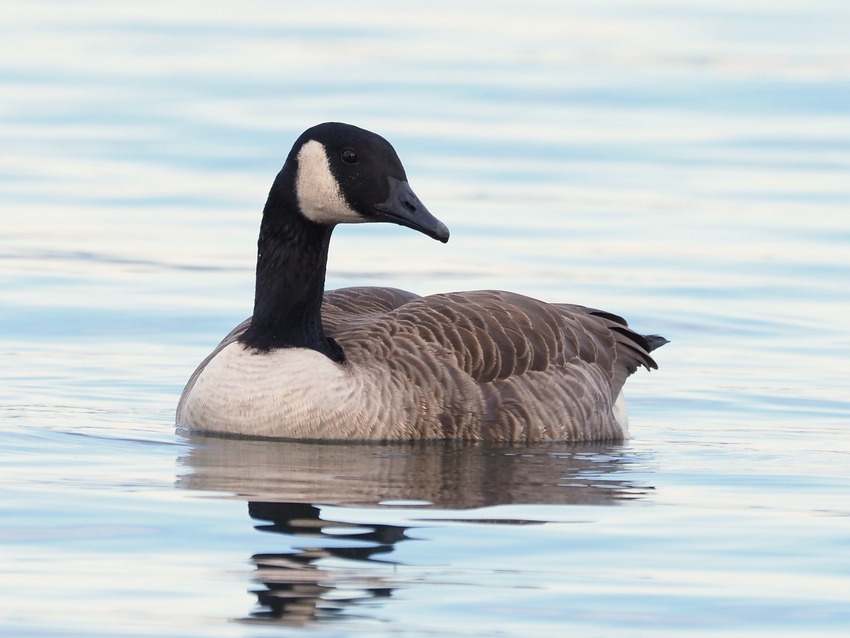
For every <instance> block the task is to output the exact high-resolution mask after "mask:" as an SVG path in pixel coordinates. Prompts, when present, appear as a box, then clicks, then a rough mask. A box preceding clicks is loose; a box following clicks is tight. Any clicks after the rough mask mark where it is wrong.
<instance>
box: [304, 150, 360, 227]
mask: <svg viewBox="0 0 850 638" xmlns="http://www.w3.org/2000/svg"><path fill="white" fill-rule="evenodd" d="M295 196H296V198H297V200H298V207H299V208H300V209H301V212H302V213H303V214H304V216H305V217H307V218H308V219H309V220H311V221H314V222H316V223H317V224H339V223H349V224H356V223H359V222H365V221H367V220H366V219H364V218H363V217H362V216H360V215H359V214H357V213H356V212H355V211H354V210H352V208H351V206H349V205H348V202H346V201H345V197H343V195H342V191H340V189H339V183H338V182H337V181H336V178H335V177H334V176H333V173H331V167H330V163H329V162H328V156H327V153H326V152H325V147H324V146H323V145H322V144H320V143H319V142H317V141H316V140H310V141H309V142H307V143H306V144H304V146H302V147H301V150H300V151H298V173H297V174H296V176H295Z"/></svg>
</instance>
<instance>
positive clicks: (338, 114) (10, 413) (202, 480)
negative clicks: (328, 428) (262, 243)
mask: <svg viewBox="0 0 850 638" xmlns="http://www.w3.org/2000/svg"><path fill="white" fill-rule="evenodd" d="M848 32H850V7H848V6H847V5H846V3H843V2H840V1H839V0H834V1H828V0H821V1H813V2H807V3H792V2H786V3H766V2H759V1H757V0H745V1H743V2H740V1H738V2H731V1H725V0H721V1H720V2H717V1H713V2H708V1H707V0H705V1H700V0H696V1H694V2H689V3H684V4H683V3H675V2H669V1H661V2H649V1H642V0H641V1H629V2H615V1H609V2H569V3H561V2H554V1H549V2H545V1H540V2H530V3H521V4H520V3H506V2H491V3H487V4H486V5H485V4H480V3H475V4H471V5H468V6H466V5H460V6H459V5H458V4H457V3H447V2H437V3H429V4H427V5H424V6H423V7H421V8H416V9H414V8H410V9H406V8H404V9H403V8H401V7H399V6H398V5H397V4H395V5H390V4H389V3H381V2H371V3H357V4H352V3H339V2H330V3H321V5H319V4H316V5H315V6H314V5H308V4H304V3H297V4H296V3H286V4H284V3H274V2H259V1H255V2H242V3H238V4H237V3H208V2H179V3H175V2H148V3H129V2H123V1H119V2H96V1H94V0H87V1H82V2H76V3H64V2H48V1H40V0H36V1H29V2H14V1H12V2H6V3H4V8H3V19H2V20H0V90H2V99H0V166H2V170H0V209H2V232H0V277H2V279H0V281H2V285H0V308H2V313H0V351H2V357H0V414H2V424H3V425H2V429H0V450H2V462H0V477H2V484H0V490H2V495H1V496H0V499H1V500H0V502H1V503H2V513H3V516H2V518H0V543H2V545H3V551H2V554H0V634H2V635H3V636H4V637H5V636H37V635H44V636H93V635H104V636H219V635H220V636H233V635H237V636H266V635H300V634H302V633H309V634H310V635H322V636H349V635H376V634H377V635H380V634H388V635H411V636H415V635H422V636H426V635H452V636H454V635H458V636H492V635H502V636H528V635H553V636H554V635H558V636H561V635H566V634H568V633H578V634H579V635H615V634H616V635H647V636H649V635H652V636H657V635H676V636H678V635H684V634H687V635H721V634H722V635H730V634H738V635H741V634H746V635H771V636H773V635H804V634H805V635H846V633H847V631H848V630H850V552H848V549H850V468H848V462H850V438H849V437H848V426H850V384H848V379H850V336H848V335H849V334H850V332H848V327H847V319H846V318H847V316H850V292H848V283H847V282H848V281H850V221H848V219H850V218H848V214H850V49H848V46H847V33H848ZM324 120H341V121H349V122H352V123H355V124H358V125H360V126H364V127H366V128H371V129H373V130H376V131H377V132H380V133H381V134H383V135H385V136H386V137H387V138H389V139H390V140H391V141H392V142H393V143H394V145H395V146H396V148H397V150H398V151H399V154H400V155H401V157H402V159H403V161H404V162H405V165H406V168H407V171H408V174H409V176H410V179H411V183H412V184H413V186H414V188H415V189H416V191H417V193H418V194H419V195H420V197H421V198H422V199H423V201H425V202H426V204H427V205H428V207H429V208H430V209H431V210H432V211H434V212H435V213H436V214H437V215H438V216H439V217H440V218H441V219H443V220H444V221H446V223H447V224H448V225H449V227H450V228H451V229H452V240H451V241H450V242H449V244H448V245H445V246H443V245H441V244H438V243H437V242H432V241H430V240H428V239H427V238H424V237H422V236H420V235H416V234H415V233H411V232H409V231H406V230H405V229H400V228H396V227H357V228H342V229H339V230H338V231H337V233H336V236H335V240H334V243H333V245H332V249H331V252H332V255H331V263H330V270H329V276H328V279H329V282H328V283H329V285H331V286H334V287H335V286H345V285H355V284H357V285H360V284H380V285H395V286H399V287H403V288H409V289H412V290H415V291H417V292H420V293H428V292H435V291H442V290H453V289H470V288H487V287H496V288H508V289H513V290H517V291H520V292H523V293H526V294H530V295H534V296H538V297H540V298H544V299H548V300H553V301H571V302H576V303H583V304H586V305H592V306H597V307H602V308H606V309H609V310H612V311H614V312H617V313H620V314H623V315H625V316H627V317H628V318H629V319H630V320H631V322H632V324H633V325H634V326H636V327H637V328H638V329H640V330H644V331H647V332H659V333H661V334H664V335H665V336H667V337H668V338H670V339H671V344H670V345H668V346H666V347H665V348H664V349H663V350H661V351H659V352H658V353H657V354H658V356H657V359H658V361H659V364H660V365H661V369H660V370H659V371H658V372H653V373H652V374H646V373H643V374H639V375H637V376H636V377H634V378H633V379H632V380H631V382H630V384H629V393H628V396H629V399H630V406H631V412H632V432H633V435H634V438H633V439H632V440H631V441H629V442H628V443H626V444H625V445H617V446H567V445H551V446H540V447H532V448H524V447H522V448H487V447H477V446H458V445H451V444H448V445H436V444H434V445H417V446H397V445H395V446H376V445H348V446H346V445H307V444H295V443H260V442H251V441H235V440H222V439H202V438H198V439H185V438H181V437H178V436H176V435H175V434H174V433H173V431H172V425H173V410H174V407H175V405H176V402H177V398H178V396H179V394H180V390H181V389H182V385H183V383H184V382H185V380H186V378H187V377H188V375H189V374H190V373H191V371H192V370H193V368H194V366H195V365H196V364H197V362H198V361H199V360H200V359H201V358H202V357H203V356H204V355H205V354H206V353H207V352H208V351H209V350H210V349H211V347H212V346H213V345H214V344H215V343H216V342H217V341H218V340H219V339H220V338H221V337H222V336H223V335H224V334H225V333H226V332H227V331H228V330H229V329H230V328H231V327H232V326H233V325H235V324H236V323H237V322H238V321H240V320H241V319H243V318H244V317H245V316H247V314H249V312H250V308H251V301H252V292H253V266H254V264H253V253H254V244H255V241H256V232H257V227H258V223H259V215H260V211H261V209H262V204H263V202H264V199H265V194H266V193H267V191H268V187H269V185H270V183H271V180H272V178H273V176H274V175H275V173H276V171H277V170H278V168H279V166H280V164H281V163H282V161H283V158H284V156H285V154H286V152H287V151H288V149H289V146H290V145H291V143H292V141H293V140H294V138H295V137H296V136H297V135H298V134H299V133H300V131H301V130H303V129H304V128H306V127H307V126H310V125H312V124H314V123H317V122H320V121H324Z"/></svg>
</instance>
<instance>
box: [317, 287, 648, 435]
mask: <svg viewBox="0 0 850 638" xmlns="http://www.w3.org/2000/svg"><path fill="white" fill-rule="evenodd" d="M364 290H365V292H364ZM374 290H376V289H356V291H355V292H351V293H349V292H348V289H344V290H339V291H334V293H328V295H331V294H333V295H335V296H334V297H333V302H332V303H333V308H334V314H333V316H332V317H330V321H327V322H326V324H325V327H326V330H327V334H328V336H331V337H333V338H334V339H336V340H337V342H338V343H339V344H340V345H341V346H342V348H343V350H344V351H345V352H346V356H347V357H350V359H351V360H352V361H356V362H357V363H360V364H363V365H375V364H376V363H377V364H379V365H384V366H386V367H387V368H390V369H392V370H394V371H395V372H396V373H397V374H401V375H403V376H405V377H406V378H407V379H409V380H410V384H409V387H410V389H411V392H412V393H413V394H415V395H416V401H418V402H421V403H423V404H425V405H427V406H436V409H435V410H434V411H436V412H438V413H440V414H439V416H438V417H434V418H438V420H439V421H440V424H439V427H440V428H441V429H442V434H443V435H444V436H454V437H465V438H488V439H495V440H511V441H515V440H539V439H572V440H581V439H595V440H602V439H606V438H607V439H612V438H620V437H621V436H622V431H621V429H620V427H619V425H618V424H617V423H616V422H615V421H614V419H613V416H612V412H611V408H612V406H613V403H614V401H615V400H616V397H617V395H618V394H619V392H620V389H621V388H622V385H623V383H624V382H625V379H626V377H628V375H629V374H631V373H632V372H634V371H635V369H636V368H637V366H638V365H645V366H647V367H655V362H654V361H653V360H652V359H651V358H650V357H649V354H648V352H649V350H651V347H650V344H649V342H648V341H647V340H646V338H645V337H643V336H641V335H639V334H637V333H635V332H633V331H631V330H630V329H629V328H628V327H627V326H626V324H625V321H623V320H622V319H621V318H619V317H617V316H616V315H611V314H609V313H604V312H600V311H596V310H592V309H589V308H584V307H581V306H570V305H565V304H547V303H544V302H541V301H538V300H536V299H532V298H530V297H525V296H522V295H518V294H514V293H509V292H502V291H476V292H463V293H447V294H440V295H432V296H429V297H421V298H418V297H415V296H412V298H411V299H410V300H409V301H407V302H406V303H401V304H400V305H398V306H396V307H395V308H393V309H390V310H386V311H382V310H381V309H380V308H375V309H374V310H373V311H371V312H369V313H367V314H363V313H360V314H357V313H352V314H351V315H349V316H348V317H346V316H345V313H344V312H341V310H340V309H342V308H344V307H346V305H349V306H350V305H352V304H349V303H348V301H349V300H353V299H355V298H356V297H358V296H362V295H364V294H365V295H370V296H371V295H378V297H381V298H382V297H383V295H385V294H386V293H384V292H381V293H375V292H372V291H374ZM377 290H378V291H384V290H386V289H377ZM370 298H371V297H370ZM327 299H328V297H326V303H327ZM402 300H403V297H399V296H394V297H393V298H392V300H385V301H381V302H380V303H383V304H385V307H389V306H391V305H393V304H395V303H397V302H398V301H402ZM352 303H353V301H352ZM375 303H378V302H375ZM353 305H355V306H356V304H353ZM364 319H368V320H364ZM412 412H415V410H412ZM453 415H454V416H453ZM417 418H419V417H418V416H417ZM423 418H424V417H423ZM415 427H421V428H426V427H427V428H430V430H433V428H434V427H435V426H434V424H433V423H431V424H426V423H425V422H424V421H423V424H422V425H421V426H415ZM430 430H429V431H430Z"/></svg>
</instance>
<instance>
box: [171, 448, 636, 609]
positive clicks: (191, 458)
mask: <svg viewBox="0 0 850 638" xmlns="http://www.w3.org/2000/svg"><path fill="white" fill-rule="evenodd" d="M190 442H191V445H190V447H189V448H188V452H187V453H186V454H185V455H184V456H183V457H182V458H181V459H180V463H181V465H183V466H184V467H185V471H184V473H183V474H182V475H181V476H180V477H179V478H178V485H179V486H180V487H183V488H186V489H193V490H204V491H216V492H225V493H230V494H233V495H234V496H236V497H237V498H244V499H245V500H247V501H248V513H249V515H250V516H251V518H252V519H255V520H256V521H258V522H259V523H258V524H257V525H256V526H255V527H256V529H257V530H259V531H261V532H271V533H274V534H279V535H281V537H282V538H283V539H285V542H286V550H285V551H282V552H276V553H257V554H255V555H254V556H252V561H253V563H254V564H255V565H256V574H255V579H256V581H257V582H258V583H262V586H263V587H262V589H258V590H257V591H255V592H254V593H255V594H256V595H257V601H258V603H259V608H258V610H256V611H254V612H253V613H252V614H251V619H253V620H255V621H261V620H274V621H276V622H285V623H288V624H297V625H304V624H311V623H315V622H321V621H327V620H331V619H333V618H339V617H340V616H341V615H342V614H345V617H346V618H349V619H350V618H351V614H352V611H353V610H354V609H356V608H357V605H358V604H360V603H363V602H366V601H374V600H376V599H378V598H388V597H390V596H391V594H392V592H393V590H394V589H395V588H396V587H398V586H399V578H400V576H399V573H398V569H399V568H400V567H401V565H400V564H399V562H398V561H393V560H392V558H391V554H392V553H393V551H394V550H395V549H396V546H397V545H398V544H399V543H400V542H402V541H405V540H409V537H408V535H407V532H408V531H409V530H410V529H411V528H415V527H421V526H424V525H428V526H434V525H439V524H441V522H443V523H445V522H447V521H451V522H452V523H454V524H458V523H465V524H471V523H473V522H475V523H478V524H481V523H499V524H521V523H537V524H542V523H543V522H544V521H541V520H539V519H538V520H533V521H532V520H516V519H515V518H511V519H507V518H504V517H500V516H497V515H494V513H493V512H488V511H486V510H485V511H475V510H476V509H477V508H487V507H490V506H496V505H576V504H590V505H610V504H616V503H619V502H622V501H624V500H630V499H635V498H640V497H641V496H642V495H643V494H645V493H646V491H647V490H649V489H651V488H649V487H647V486H641V485H638V484H636V483H635V482H634V481H633V480H630V476H629V474H630V470H632V469H634V467H635V466H639V465H640V463H639V460H638V459H635V458H634V457H633V456H629V455H628V454H627V453H626V452H625V451H624V448H623V447H622V446H607V445H565V444H547V445H539V446H533V447H522V448H519V447H496V446H484V445H476V444H464V443H458V442H438V443H423V444H384V445H381V444H333V443H298V442H283V441H249V440H236V439H220V438H210V437H198V436H196V437H192V438H191V439H190ZM355 505H356V506H359V507H352V506H355ZM330 506H348V507H342V508H340V507H330ZM435 509H436V510H438V511H432V510H435ZM388 514H394V515H395V516H389V518H390V519H391V522H390V523H387V521H386V519H387V517H388ZM347 518H348V519H353V520H355V521H357V522H356V523H353V522H352V521H351V520H346V519H347ZM534 518H536V516H535V517H534ZM364 520H365V521H368V522H366V523H364V522H362V521H364ZM399 520H400V521H401V522H399ZM435 562H439V558H438V559H437V560H436V561H435ZM392 567H395V568H396V569H395V570H393V569H391V568H392ZM388 568H390V569H389V570H388Z"/></svg>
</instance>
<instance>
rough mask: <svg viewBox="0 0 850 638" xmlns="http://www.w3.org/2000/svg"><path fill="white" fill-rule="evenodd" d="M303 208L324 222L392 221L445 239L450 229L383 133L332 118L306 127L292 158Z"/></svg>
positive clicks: (297, 199) (296, 192) (297, 200)
mask: <svg viewBox="0 0 850 638" xmlns="http://www.w3.org/2000/svg"><path fill="white" fill-rule="evenodd" d="M286 163H287V165H289V166H290V167H294V172H293V174H291V175H292V176H291V179H292V180H293V183H291V188H293V190H294V195H295V204H296V208H297V210H298V211H299V212H300V214H301V215H302V216H303V217H305V218H306V219H308V220H309V221H311V222H313V223H315V224H319V225H321V226H329V227H333V226H335V225H336V224H344V223H349V224H351V223H355V224H356V223H365V222H391V223H394V224H400V225H402V226H407V227H408V228H412V229H413V230H418V231H419V232H421V233H424V234H425V235H428V236H429V237H432V238H434V239H437V240H439V241H441V242H447V241H448V240H449V229H448V228H446V225H445V224H443V223H442V222H441V221H440V220H438V219H437V218H436V217H434V216H433V215H432V214H431V213H430V212H429V211H428V209H427V208H426V207H425V205H424V204H423V203H422V202H421V201H419V198H418V197H417V196H416V194H415V193H414V192H413V190H412V189H411V188H410V185H409V184H408V182H407V176H406V174H405V172H404V167H403V166H402V164H401V160H399V158H398V155H397V154H396V152H395V149H394V148H393V147H392V145H391V144H390V143H389V142H387V140H385V139H384V138H383V137H381V136H380V135H376V134H375V133H371V132H370V131H366V130H364V129H361V128H358V127H356V126H351V125H349V124H341V123H337V122H328V123H325V124H319V125H317V126H314V127H312V128H309V129H307V130H306V131H305V132H304V133H303V134H302V135H301V136H300V137H299V138H298V139H297V140H296V142H295V144H294V145H293V147H292V151H291V152H290V154H289V157H288V158H287V162H286Z"/></svg>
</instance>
